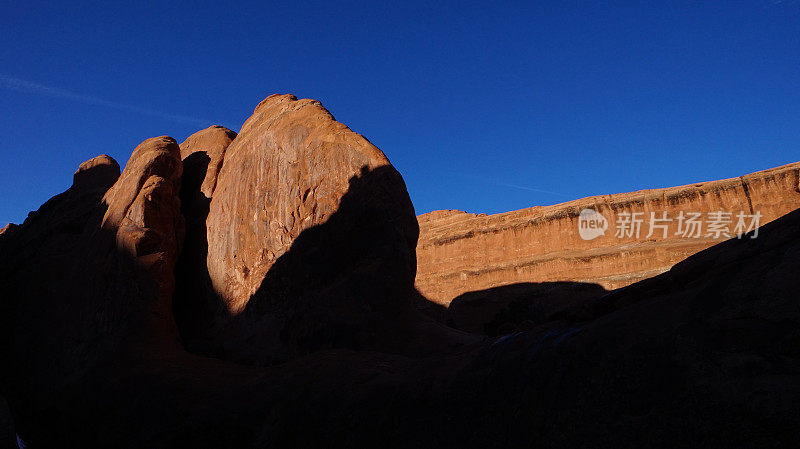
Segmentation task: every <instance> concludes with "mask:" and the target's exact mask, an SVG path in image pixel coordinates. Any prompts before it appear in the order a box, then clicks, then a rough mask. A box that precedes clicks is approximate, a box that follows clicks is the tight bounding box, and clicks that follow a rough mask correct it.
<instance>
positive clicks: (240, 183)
mask: <svg viewBox="0 0 800 449" xmlns="http://www.w3.org/2000/svg"><path fill="white" fill-rule="evenodd" d="M224 159H225V160H224V164H223V166H222V170H221V171H220V173H219V177H218V180H217V186H216V189H215V190H214V194H213V198H212V200H211V205H210V212H209V214H208V219H207V225H208V231H207V236H208V257H207V261H208V274H209V278H210V280H211V284H212V285H213V290H214V292H215V293H216V294H218V297H219V303H220V304H222V305H223V306H224V309H223V310H224V312H222V313H219V312H218V313H217V314H216V316H215V317H214V319H213V321H215V324H214V326H213V327H214V328H216V329H217V331H215V332H216V333H217V335H216V336H214V335H211V336H205V338H208V339H210V340H212V341H214V343H213V344H211V346H215V347H217V348H221V351H222V352H217V354H225V355H220V356H225V357H228V356H230V357H234V358H236V359H240V360H241V359H246V360H249V361H252V362H256V363H266V362H268V361H270V360H273V359H276V358H277V359H283V358H286V357H289V354H292V353H304V352H306V351H309V350H312V349H319V348H321V347H331V346H338V345H343V346H346V347H353V348H363V347H373V348H376V347H380V348H382V349H387V348H393V349H391V350H398V351H402V349H401V348H402V347H405V346H408V345H414V344H415V343H414V342H415V340H416V339H415V338H413V337H412V336H410V335H408V333H409V332H410V328H411V327H416V326H417V325H418V323H419V322H420V320H419V319H418V317H416V316H415V313H416V312H415V311H414V310H413V307H411V302H410V300H409V298H410V296H411V294H412V292H413V279H414V274H415V263H416V262H415V261H416V259H415V255H414V248H415V246H416V239H417V233H418V228H417V222H416V218H415V215H414V207H413V205H412V204H411V200H410V199H409V197H408V193H407V192H406V188H405V184H404V182H403V179H402V177H401V176H400V175H399V173H397V171H396V170H395V169H394V168H393V167H392V166H391V165H390V164H389V161H388V160H387V159H386V156H384V154H383V153H382V152H381V151H380V150H379V149H378V148H376V147H375V146H374V145H372V144H371V143H370V142H369V141H367V139H365V138H364V137H362V136H361V135H359V134H357V133H354V132H353V131H351V130H350V129H349V128H348V127H347V126H345V125H343V124H341V123H339V122H336V121H335V120H334V119H333V116H331V114H330V113H329V112H328V111H327V110H325V108H323V107H322V106H321V105H320V104H319V102H317V101H313V100H298V99H297V98H295V97H294V96H291V95H273V96H270V97H268V98H267V99H266V100H264V101H262V102H261V103H260V104H259V105H258V106H257V107H256V109H255V111H254V113H253V116H252V117H250V118H249V119H248V120H247V121H246V122H245V124H244V126H243V127H242V130H241V132H240V133H239V135H238V136H237V137H236V139H235V140H234V141H233V143H231V145H230V146H229V147H228V149H227V151H226V153H225V158H224ZM301 234H302V238H300V236H301ZM290 250H291V253H289V252H290ZM332 266H336V267H337V269H336V270H331V269H330V268H331V267H332ZM289 327H290V328H291V331H289V330H288V329H287V328H289ZM437 340H442V341H444V340H445V337H443V336H442V335H440V336H439V337H438V338H437V339H433V338H431V339H429V340H428V342H426V343H425V344H424V345H423V344H417V346H418V347H428V348H429V347H431V344H430V341H437ZM244 341H255V342H256V343H255V344H251V345H245V344H243V342H244ZM437 344H438V343H437ZM233 354H236V355H233Z"/></svg>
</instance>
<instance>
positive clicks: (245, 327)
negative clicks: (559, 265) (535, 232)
mask: <svg viewBox="0 0 800 449" xmlns="http://www.w3.org/2000/svg"><path fill="white" fill-rule="evenodd" d="M272 100H273V101H277V102H278V104H279V105H280V104H281V102H287V103H288V106H287V105H283V106H280V107H277V108H276V109H275V110H276V111H278V112H280V111H284V112H287V111H288V110H290V109H291V108H292V107H293V106H292V102H296V100H293V99H292V97H272ZM269 101H270V99H268V100H267V102H268V103H269ZM268 103H267V104H268ZM300 103H301V104H303V102H302V101H300ZM308 105H309V106H304V107H303V108H305V107H314V108H319V107H318V106H316V105H315V104H314V103H308ZM262 106H263V105H262ZM273 106H274V105H273ZM285 106H286V107H288V109H286V110H284V109H283V107H285ZM295 106H297V105H295ZM320 109H321V108H320ZM318 110H319V109H318ZM294 112H297V110H294ZM287 113H290V114H291V112H287ZM278 116H280V114H278ZM312 117H313V116H312ZM312 123H313V121H312ZM334 126H335V125H334ZM268 129H269V128H268ZM300 129H302V128H300ZM242 134H244V132H243V133H242ZM267 134H268V135H271V134H269V133H267ZM278 134H281V133H278ZM281 135H282V134H281ZM289 135H290V137H291V136H294V134H293V133H291V132H290V133H289ZM300 135H302V133H301V134H300ZM336 136H337V135H336V134H334V136H333V137H332V138H333V141H334V142H335V141H336ZM284 137H285V136H284ZM351 138H352V137H346V139H347V141H348V142H349V139H351ZM237 140H238V137H237ZM272 141H273V142H282V141H283V140H281V138H279V137H274V138H273V140H272ZM288 141H289V142H291V141H292V138H288ZM323 141H324V142H329V140H325V139H323ZM359 142H360V141H359ZM352 144H353V143H352V142H350V143H349V144H348V146H346V147H345V148H344V149H342V151H341V153H343V154H348V151H347V148H349V145H352ZM235 145H236V143H235V142H234V144H232V145H231V147H229V149H228V150H227V151H226V156H225V157H224V158H223V159H224V160H223V170H222V172H221V173H220V177H219V182H218V184H219V185H223V184H224V182H225V173H226V170H228V168H227V164H228V162H229V160H230V159H229V158H228V155H229V154H230V153H231V149H232V148H233V147H234V146H235ZM320 145H321V147H315V148H323V149H324V145H322V144H320ZM281 148H283V147H281ZM255 153H256V152H255V151H253V152H252V153H251V154H250V155H249V156H246V157H245V156H241V157H242V158H244V159H248V158H250V159H253V160H256V159H258V158H259V157H260V156H256V155H255ZM323 153H324V152H323ZM189 157H191V155H188V156H187V158H186V159H184V164H185V163H186V160H187V159H188V158H189ZM309 157H310V156H309ZM180 160H181V157H180V149H179V148H178V146H177V144H176V143H175V141H174V140H172V139H170V138H166V137H160V138H154V139H149V140H147V141H145V142H143V143H142V144H141V145H139V147H137V148H136V149H135V150H134V153H133V155H132V156H131V159H130V160H129V161H128V164H127V165H126V167H125V170H124V171H123V173H122V175H120V176H119V177H118V179H117V176H116V174H117V173H118V166H116V163H114V162H113V160H111V159H110V158H103V157H101V158H98V159H96V160H95V161H94V162H90V163H88V164H85V166H84V167H85V169H84V170H79V173H80V176H77V177H76V180H75V182H74V184H73V186H72V187H71V188H70V189H69V190H67V191H66V192H64V193H62V194H60V195H57V196H55V197H54V198H53V199H51V200H50V201H48V202H47V203H45V204H44V205H42V207H41V208H40V209H39V210H38V211H36V212H34V213H32V214H30V215H29V218H28V219H27V220H26V221H25V222H24V223H23V224H22V225H20V226H18V227H14V228H13V230H12V231H11V232H5V233H3V234H0V333H1V334H0V335H2V339H0V386H2V389H0V392H2V394H3V396H4V397H5V398H6V399H7V401H8V404H9V408H10V409H11V412H12V414H13V417H14V425H15V427H16V431H17V432H19V434H20V436H21V437H22V438H23V439H24V440H25V441H26V442H28V443H30V445H31V447H38V448H50V447H53V448H57V447H58V448H60V447H81V448H88V447H120V448H128V447H129V448H140V447H148V448H171V447H208V448H224V447H230V448H244V447H257V448H264V447H305V448H314V447H320V448H323V447H325V448H328V447H386V448H407V447H437V448H459V449H463V448H472V447H475V448H493V447H509V448H515V447H548V448H572V447H586V446H590V447H609V448H612V447H613V448H617V447H696V446H704V447H734V446H735V447H752V448H759V449H760V448H764V447H797V446H798V444H800V435H798V433H797V425H796V423H797V422H798V420H800V410H798V408H797V403H798V401H800V350H798V348H800V332H799V331H798V329H800V302H798V296H797V292H798V288H800V285H799V284H800V280H798V278H797V276H796V273H797V272H798V270H800V258H799V257H798V254H800V239H798V236H800V211H795V212H793V213H790V214H788V215H786V216H784V217H782V218H779V219H777V220H775V221H773V222H772V223H770V224H769V225H767V226H765V227H764V228H763V229H762V231H761V235H760V236H759V238H758V239H755V240H751V239H744V240H731V241H726V242H723V243H721V244H719V245H716V246H714V247H712V248H709V249H706V250H704V251H701V252H700V253H698V254H695V255H693V256H692V257H690V258H689V259H687V260H685V261H683V262H681V263H678V264H677V265H676V266H674V267H673V268H672V269H670V270H669V271H667V272H666V273H662V274H661V275H658V276H656V277H654V278H652V279H647V280H644V281H641V282H638V283H635V284H633V285H629V286H627V287H625V288H622V289H618V290H614V291H612V292H609V293H607V294H604V295H603V296H601V297H599V298H595V299H587V298H584V299H582V300H574V297H573V296H572V293H574V292H576V291H583V289H586V290H588V291H589V293H592V294H594V293H595V292H596V288H595V287H591V285H589V286H576V285H572V284H564V285H561V286H553V285H530V286H528V287H530V288H529V289H523V290H521V291H518V292H516V294H518V295H519V296H522V297H524V296H526V295H531V294H535V295H537V297H536V298H535V299H536V301H537V302H538V303H539V304H541V305H542V306H543V307H551V305H550V303H551V302H552V301H554V296H553V295H556V297H555V301H556V302H558V303H562V299H561V297H558V295H562V296H563V298H565V299H570V298H571V300H570V301H568V302H569V304H565V305H564V306H563V307H560V309H559V310H558V311H556V313H554V314H551V315H549V316H547V317H545V318H544V319H542V320H539V321H537V322H531V323H529V326H528V330H527V331H526V332H520V333H515V334H510V335H505V336H503V337H500V338H491V339H483V340H479V339H460V338H458V339H454V341H456V340H457V342H458V343H460V344H458V345H452V346H448V345H441V344H439V343H440V342H441V341H442V340H443V339H447V338H451V337H453V336H454V335H462V334H454V333H452V332H447V331H445V330H443V329H442V328H441V327H438V326H437V325H436V323H431V322H426V321H424V320H421V319H420V318H419V316H418V315H416V314H414V313H411V312H412V311H413V310H411V308H410V299H411V297H412V296H413V287H412V285H411V284H412V280H413V249H414V246H413V243H414V238H411V237H413V236H412V235H410V234H413V225H414V223H415V220H414V216H413V209H410V208H409V206H410V205H409V204H408V203H407V202H406V201H407V195H406V194H405V190H404V188H403V189H400V188H399V187H402V184H401V182H402V180H401V179H400V181H399V182H398V179H399V175H398V174H397V172H396V171H394V170H393V169H391V168H390V167H388V166H386V165H383V166H378V167H375V168H373V169H367V170H364V171H361V170H359V171H358V173H357V176H351V177H350V178H348V179H346V182H347V189H346V193H343V194H342V195H341V196H340V197H339V199H338V200H337V201H336V202H337V204H338V206H337V207H336V208H335V209H334V210H333V211H332V212H331V213H330V214H329V215H327V219H326V220H324V221H322V222H319V223H316V225H315V226H313V227H309V228H307V229H306V230H305V231H303V232H302V233H300V234H298V235H297V236H296V237H295V238H294V240H293V242H292V243H291V246H290V247H289V249H288V250H286V251H285V252H284V253H283V254H282V255H281V256H280V257H278V259H277V260H276V261H275V262H274V263H272V266H271V267H270V268H269V269H268V271H267V272H266V274H265V275H264V280H263V281H262V283H261V286H259V287H257V288H256V291H255V293H254V294H253V295H252V296H251V297H249V299H248V300H247V301H246V304H245V306H244V309H243V311H242V312H241V313H240V314H239V315H235V316H234V315H231V316H230V317H229V318H230V320H229V321H228V322H227V325H228V326H229V327H228V328H225V329H223V330H228V331H230V335H232V336H234V337H236V338H234V339H231V340H226V339H222V340H217V341H216V342H217V343H219V344H222V345H223V346H224V347H223V350H222V353H221V354H219V355H221V356H222V357H220V358H229V357H231V358H235V359H237V361H238V362H239V363H232V362H230V361H226V360H221V359H220V358H211V357H203V356H199V355H196V354H192V353H190V352H187V351H186V350H185V348H186V346H185V343H186V342H185V341H181V339H180V337H179V329H178V327H177V326H176V323H175V320H173V317H172V315H171V312H172V308H171V307H170V305H171V304H170V302H171V300H172V299H173V297H175V296H178V292H179V291H184V292H186V290H181V286H180V283H181V282H184V283H185V282H188V281H190V280H193V279H194V280H197V281H200V280H202V279H201V278H202V276H203V275H204V273H203V272H196V273H194V272H193V269H194V268H192V267H196V265H192V264H185V265H184V269H185V270H186V273H184V274H187V276H185V277H183V278H181V277H180V275H178V279H176V281H175V283H177V284H178V285H177V286H176V294H175V295H173V292H172V288H173V283H174V282H173V280H172V275H173V273H176V275H177V274H178V273H180V272H181V268H180V265H181V264H180V263H177V262H176V259H178V258H179V256H178V252H179V251H181V248H182V247H183V248H186V247H187V246H190V247H194V246H197V245H202V242H201V241H199V240H196V238H197V234H187V240H186V241H185V242H184V245H181V239H182V235H183V218H182V214H181V207H180V206H179V203H180V201H179V199H178V198H179V193H178V190H179V187H180V190H181V196H183V195H184V194H188V192H194V193H199V194H203V192H202V185H203V182H200V178H199V177H197V178H195V180H194V181H193V182H192V183H188V182H186V181H185V180H184V179H182V176H181V172H182V167H181V162H180ZM208 160H211V158H210V157H209V158H208ZM207 162H208V161H206V163H207ZM340 162H341V160H340V159H337V158H335V157H334V158H332V159H325V160H320V161H318V163H319V164H320V166H319V167H318V168H317V170H321V171H323V172H325V170H328V172H329V173H330V172H331V171H332V172H334V173H335V172H336V170H339V169H340V167H341V166H340V165H339V163H340ZM278 166H280V165H278ZM234 167H236V168H235V169H231V170H233V173H237V172H238V173H240V174H241V175H242V176H243V177H244V179H246V177H247V176H255V175H247V174H246V173H245V172H246V171H247V167H246V164H241V165H234ZM325 167H327V169H325ZM337 167H339V168H337ZM184 168H186V167H184ZM334 169H335V170H334ZM286 170H288V172H291V171H290V170H291V169H286ZM231 176H233V175H231ZM304 176H305V177H308V178H312V179H313V174H312V173H310V172H309V173H305V174H304ZM330 176H331V177H332V178H333V179H338V178H336V176H334V175H330ZM202 179H203V180H205V179H206V177H205V175H204V176H203V177H202ZM303 179H306V178H301V180H303ZM230 182H233V181H230ZM304 183H305V181H304ZM323 185H324V184H323ZM231 188H232V187H231ZM772 188H774V186H773V187H772ZM218 189H219V187H217V190H214V191H213V192H211V193H212V205H213V203H214V202H216V201H217V200H218V199H219V198H220V196H219V190H218ZM232 189H233V188H232ZM232 191H234V192H235V191H236V189H233V190H232ZM275 191H276V192H277V193H276V194H275V195H276V196H278V197H280V198H282V196H280V195H284V194H286V192H283V191H281V190H280V189H279V188H277V187H276V190H275ZM278 194H280V195H278ZM203 195H204V194H203ZM206 198H207V197H206ZM232 198H233V199H230V200H227V201H225V202H222V203H220V204H219V207H220V208H222V207H223V206H224V207H228V209H227V210H228V211H229V214H230V216H229V219H230V220H231V221H232V222H233V223H234V225H236V226H240V225H242V222H241V221H238V220H237V219H236V217H237V214H240V213H241V214H244V215H245V216H250V215H249V213H248V211H250V212H253V211H256V213H260V212H261V209H258V207H259V206H260V203H258V202H252V203H249V202H248V201H250V200H249V199H248V200H247V201H243V202H239V201H238V200H236V198H238V195H232ZM259 198H260V196H259ZM387 198H389V199H398V202H396V203H392V202H388V203H384V202H381V201H379V200H382V199H387ZM228 201H230V202H228ZM275 201H276V202H274V203H269V204H268V205H267V206H268V207H271V205H274V204H280V203H281V202H280V201H277V200H275ZM284 201H285V202H291V201H294V200H289V199H285V200H284ZM331 201H332V200H331ZM232 205H236V206H237V208H238V209H237V208H232ZM192 207H193V206H188V209H187V208H186V207H184V208H183V210H185V211H187V212H184V213H188V212H191V213H195V212H197V210H194V209H192ZM320 207H322V206H320ZM251 209H252V210H251ZM398 211H399V212H398ZM200 212H202V211H200ZM397 214H400V216H399V217H398V215H397ZM408 223H410V226H411V233H409V229H408V226H409V224H408ZM240 232H241V233H246V232H260V231H259V230H254V231H247V230H245V229H242V230H237V231H236V233H240ZM208 234H209V241H210V240H211V237H212V236H211V231H210V230H209V231H208ZM227 238H230V239H232V240H237V237H236V236H230V237H227ZM248 239H252V240H253V242H255V243H254V244H257V243H258V242H259V240H258V239H257V238H256V237H253V236H250V237H248ZM267 244H272V243H270V241H266V243H265V242H264V241H261V245H262V246H264V245H267ZM409 245H410V246H409ZM246 249H247V248H242V251H244V250H246ZM182 252H183V254H186V249H183V251H182ZM408 252H410V255H411V256H412V257H410V258H409V257H408V256H409V254H408ZM236 254H238V253H236ZM248 260H250V259H248ZM392 270H396V271H392ZM205 275H206V276H207V273H206V274H205ZM193 276H194V277H193ZM181 279H182V281H181ZM208 282H209V283H208V285H211V283H210V279H208ZM202 285H204V284H202ZM598 288H599V287H598ZM232 291H233V292H234V293H235V292H237V291H239V290H238V287H237V288H234V289H233V290H232ZM229 293H230V292H229ZM564 295H566V296H564ZM226 298H227V297H225V296H223V295H220V296H218V298H217V299H218V300H219V301H220V307H221V308H220V311H229V304H230V303H229V302H227V300H226ZM468 303H469V301H466V302H465V305H468ZM189 318H191V315H187V316H185V317H184V319H189ZM466 324H467V325H469V324H470V323H466ZM276 327H277V329H279V332H277V334H276V332H275V329H276ZM226 335H228V334H224V333H223V334H221V335H216V336H217V337H219V336H223V337H224V336H226ZM388 336H391V337H392V338H387V337H388ZM413 339H417V340H418V342H422V343H427V345H428V346H430V347H436V350H435V351H429V352H427V353H414V352H410V351H404V350H402V349H403V348H402V346H403V344H405V342H407V341H408V340H413ZM392 342H394V343H397V344H398V346H397V347H393V346H392V345H391V344H389V343H392ZM321 343H325V344H321ZM368 343H372V345H371V346H370V344H368ZM226 345H227V346H226ZM235 347H238V348H239V352H238V353H230V352H227V351H233V350H234V349H235ZM276 350H277V351H279V352H282V353H281V354H277V355H280V356H281V357H279V358H284V359H286V361H285V362H282V363H273V364H272V365H270V366H256V365H262V364H263V362H265V361H269V360H267V359H265V358H264V356H265V355H267V356H269V355H272V356H274V355H276V353H275V352H272V351H276ZM212 352H213V351H212ZM242 362H244V363H242ZM249 362H253V363H249Z"/></svg>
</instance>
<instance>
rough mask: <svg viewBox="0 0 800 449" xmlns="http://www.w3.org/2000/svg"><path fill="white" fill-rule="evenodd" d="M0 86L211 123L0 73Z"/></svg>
mask: <svg viewBox="0 0 800 449" xmlns="http://www.w3.org/2000/svg"><path fill="white" fill-rule="evenodd" d="M0 87H3V88H5V89H8V90H14V91H17V92H23V93H28V94H35V95H41V96H43V97H50V98H60V99H63V100H72V101H77V102H79V103H85V104H91V105H96V106H105V107H108V108H114V109H119V110H121V111H129V112H136V113H139V114H145V115H152V116H154V117H161V118H165V119H168V120H175V121H179V122H188V123H192V124H196V125H206V124H211V123H212V122H211V121H210V120H203V119H199V118H196V117H188V116H185V115H175V114H168V113H166V112H161V111H154V110H152V109H147V108H140V107H139V106H132V105H129V104H124V103H117V102H115V101H109V100H104V99H102V98H97V97H92V96H90V95H82V94H78V93H75V92H70V91H68V90H63V89H58V88H56V87H50V86H45V85H44V84H38V83H32V82H30V81H25V80H21V79H18V78H13V77H10V76H6V75H3V74H0Z"/></svg>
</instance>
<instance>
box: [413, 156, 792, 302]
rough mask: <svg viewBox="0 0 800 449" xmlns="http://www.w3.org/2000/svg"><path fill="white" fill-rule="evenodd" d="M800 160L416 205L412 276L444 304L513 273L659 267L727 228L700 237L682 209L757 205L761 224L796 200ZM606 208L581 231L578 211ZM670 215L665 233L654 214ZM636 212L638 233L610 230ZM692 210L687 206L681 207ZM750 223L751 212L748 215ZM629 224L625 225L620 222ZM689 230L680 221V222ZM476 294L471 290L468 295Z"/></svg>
mask: <svg viewBox="0 0 800 449" xmlns="http://www.w3.org/2000/svg"><path fill="white" fill-rule="evenodd" d="M798 172H800V163H794V164H789V165H785V166H782V167H778V168H773V169H770V170H764V171H760V172H757V173H753V174H750V175H746V176H741V177H739V178H733V179H726V180H722V181H712V182H704V183H697V184H692V185H687V186H681V187H672V188H666V189H654V190H643V191H639V192H632V193H621V194H615V195H603V196H595V197H590V198H584V199H580V200H575V201H570V202H567V203H562V204H557V205H554V206H545V207H532V208H528V209H522V210H518V211H514V212H507V213H501V214H496V215H485V214H472V213H466V212H460V211H454V210H449V211H435V212H431V213H427V214H423V215H420V216H419V217H418V218H419V224H420V238H419V244H418V246H417V278H416V286H417V288H418V289H419V291H420V292H421V293H422V294H423V295H424V296H425V297H426V298H428V299H429V300H431V301H433V302H434V303H436V304H439V305H441V306H445V307H446V306H448V305H449V304H450V302H451V301H452V300H453V299H454V298H456V297H458V296H459V295H464V294H468V293H470V292H478V291H482V290H486V289H492V288H496V287H501V286H505V285H511V284H517V283H549V282H574V283H588V284H597V285H599V286H601V287H603V288H605V289H608V290H610V289H615V288H619V287H623V286H626V285H629V284H632V283H634V282H637V281H640V280H642V279H646V278H649V277H652V276H655V275H657V274H659V273H663V272H664V271H666V270H668V269H669V268H670V267H671V266H673V265H674V264H676V263H677V262H679V261H681V260H683V259H686V258H687V257H688V256H690V255H692V254H694V253H697V252H698V251H701V250H703V249H705V248H708V247H709V246H711V245H714V244H716V243H719V242H720V241H722V240H725V239H727V238H728V237H726V236H724V235H719V236H715V235H711V236H707V232H706V228H703V229H702V230H701V233H700V235H699V236H698V237H694V234H693V233H692V234H690V235H689V236H683V234H676V232H677V231H678V217H679V215H680V213H681V212H683V213H684V214H688V213H690V212H696V213H700V214H702V218H701V219H702V220H703V221H706V220H707V218H708V213H713V212H715V211H724V212H730V213H731V214H732V215H731V216H730V217H729V218H730V219H731V220H732V222H731V223H730V225H729V229H730V231H731V232H730V233H729V235H733V234H734V233H733V230H734V228H735V225H736V224H737V218H736V215H737V214H738V213H739V212H744V213H745V214H747V215H751V214H755V213H756V212H758V213H760V214H761V218H760V224H761V225H764V224H765V223H768V222H770V221H772V220H774V219H776V218H778V217H780V216H783V215H785V214H787V213H789V212H791V211H793V210H795V209H797V208H800V177H799V176H798ZM587 208H589V209H593V210H595V211H596V212H598V213H600V214H602V215H603V216H604V217H605V218H606V220H607V225H608V229H607V231H606V232H605V235H600V236H598V237H596V238H594V239H591V240H584V239H583V238H581V236H580V234H579V228H578V226H579V223H578V222H579V216H580V213H581V211H582V210H584V209H587ZM651 212H652V213H654V214H655V217H656V218H663V215H662V214H664V213H666V214H667V215H666V217H667V218H668V219H672V221H671V222H658V223H656V224H657V225H658V224H667V230H666V235H665V233H664V231H663V230H662V229H660V228H654V232H653V234H652V235H649V236H648V234H649V231H650V230H649V222H650V218H651V216H650V214H651ZM625 213H628V214H636V213H641V215H640V216H638V217H639V218H641V219H643V220H644V223H642V224H641V231H640V234H639V236H638V237H637V236H636V235H635V234H632V235H630V236H628V235H623V236H622V237H621V238H618V237H617V236H616V230H617V226H618V220H619V217H621V216H623V215H621V214H625ZM687 217H688V215H687ZM747 221H748V223H747V224H749V221H750V220H747ZM627 230H628V229H627V228H626V231H627ZM684 230H685V229H684ZM473 296H475V295H473Z"/></svg>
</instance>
